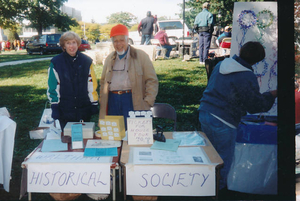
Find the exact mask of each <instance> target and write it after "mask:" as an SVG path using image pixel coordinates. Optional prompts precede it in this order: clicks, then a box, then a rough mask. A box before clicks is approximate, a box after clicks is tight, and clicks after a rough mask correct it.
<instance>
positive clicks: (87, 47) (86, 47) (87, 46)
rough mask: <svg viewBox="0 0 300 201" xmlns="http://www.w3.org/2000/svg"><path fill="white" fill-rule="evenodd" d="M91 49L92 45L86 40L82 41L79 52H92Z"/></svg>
mask: <svg viewBox="0 0 300 201" xmlns="http://www.w3.org/2000/svg"><path fill="white" fill-rule="evenodd" d="M90 49H91V46H90V44H89V43H88V42H87V41H86V40H82V39H81V45H80V46H79V48H78V50H79V51H86V50H90Z"/></svg>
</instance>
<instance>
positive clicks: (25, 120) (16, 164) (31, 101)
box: [0, 85, 98, 201]
mask: <svg viewBox="0 0 300 201" xmlns="http://www.w3.org/2000/svg"><path fill="white" fill-rule="evenodd" d="M0 97H1V98H0V107H6V108H7V109H8V110H9V112H10V114H11V116H12V117H13V120H14V121H15V122H16V123H17V129H16V134H15V144H14V154H13V163H12V173H11V177H12V179H11V181H10V192H9V193H7V192H6V191H4V190H1V189H0V200H1V201H2V200H3V201H4V200H5V201H8V200H19V193H20V182H21V175H22V168H21V163H22V162H23V160H24V159H25V157H26V156H27V155H28V154H29V153H31V152H32V151H33V150H34V148H35V147H37V146H38V145H39V144H40V142H41V140H31V139H30V138H29V131H30V130H32V129H34V128H36V127H38V125H39V121H40V118H41V116H42V113H43V111H44V108H45V103H46V101H47V100H48V99H47V96H46V89H37V88H35V87H32V86H28V85H25V86H0ZM95 116H98V115H95ZM93 117H94V116H93ZM94 119H95V120H97V118H96V117H94ZM27 199H28V198H25V197H24V198H23V199H22V200H27ZM34 199H35V200H53V199H52V198H51V197H50V196H49V194H37V195H35V198H34Z"/></svg>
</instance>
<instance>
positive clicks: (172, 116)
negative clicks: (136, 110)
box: [151, 103, 177, 131]
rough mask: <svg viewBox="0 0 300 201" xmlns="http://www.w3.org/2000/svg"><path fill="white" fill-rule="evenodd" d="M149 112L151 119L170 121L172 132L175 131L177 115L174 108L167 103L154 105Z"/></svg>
mask: <svg viewBox="0 0 300 201" xmlns="http://www.w3.org/2000/svg"><path fill="white" fill-rule="evenodd" d="M151 111H152V116H153V118H162V119H168V120H172V122H173V123H172V125H173V131H176V123H177V114H176V111H175V109H174V107H172V106H171V105H170V104H167V103H155V104H154V105H153V107H152V108H151ZM167 124H168V123H167Z"/></svg>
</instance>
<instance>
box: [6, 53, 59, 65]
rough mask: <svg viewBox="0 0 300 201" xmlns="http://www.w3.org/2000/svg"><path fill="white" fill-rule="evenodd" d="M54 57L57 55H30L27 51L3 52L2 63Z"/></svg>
mask: <svg viewBox="0 0 300 201" xmlns="http://www.w3.org/2000/svg"><path fill="white" fill-rule="evenodd" d="M53 56H55V54H46V55H39V54H38V53H35V54H31V55H29V54H27V52H26V50H19V51H14V50H11V51H5V52H1V54H0V62H8V61H18V60H25V59H36V58H44V57H53Z"/></svg>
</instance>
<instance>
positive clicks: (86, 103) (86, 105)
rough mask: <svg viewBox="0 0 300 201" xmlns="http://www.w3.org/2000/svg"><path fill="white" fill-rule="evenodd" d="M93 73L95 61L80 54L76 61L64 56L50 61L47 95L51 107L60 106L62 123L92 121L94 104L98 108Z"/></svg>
mask: <svg viewBox="0 0 300 201" xmlns="http://www.w3.org/2000/svg"><path fill="white" fill-rule="evenodd" d="M91 71H92V72H91ZM93 73H94V71H93V68H92V59H91V58H90V57H88V56H86V55H84V54H82V53H80V52H78V53H77V55H76V56H75V57H71V56H70V55H68V54H67V53H66V52H63V53H61V54H59V55H57V56H55V57H54V58H53V59H52V60H51V64H50V67H49V79H48V86H49V88H48V92H47V94H48V97H49V100H50V102H51V104H52V106H53V105H55V104H58V108H59V119H65V120H68V121H79V120H80V119H83V120H86V119H89V118H90V116H91V114H92V111H91V110H92V104H93V103H95V104H96V105H97V104H98V103H97V100H98V95H97V92H96V88H97V84H96V83H94V85H93V83H92V77H91V74H93ZM92 93H95V94H94V95H91V94H92ZM93 96H94V97H93ZM52 109H53V108H52Z"/></svg>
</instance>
